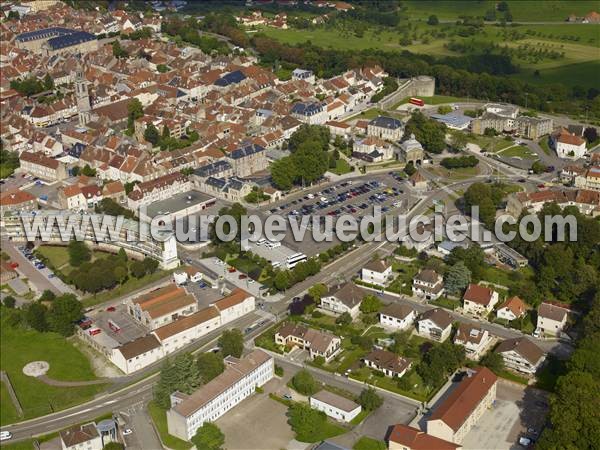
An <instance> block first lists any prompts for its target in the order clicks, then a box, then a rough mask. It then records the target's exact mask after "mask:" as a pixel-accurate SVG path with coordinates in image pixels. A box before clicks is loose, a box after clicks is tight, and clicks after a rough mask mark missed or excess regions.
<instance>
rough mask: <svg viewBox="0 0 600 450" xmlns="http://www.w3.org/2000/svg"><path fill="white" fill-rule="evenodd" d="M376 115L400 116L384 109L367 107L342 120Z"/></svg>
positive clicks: (369, 118)
mask: <svg viewBox="0 0 600 450" xmlns="http://www.w3.org/2000/svg"><path fill="white" fill-rule="evenodd" d="M377 116H388V117H395V118H401V116H400V115H398V114H394V113H390V112H389V111H384V110H383V109H379V108H369V109H366V110H364V111H362V112H360V113H358V114H355V115H354V116H351V117H348V118H347V119H346V120H344V122H350V121H353V120H371V119H374V118H375V117H377Z"/></svg>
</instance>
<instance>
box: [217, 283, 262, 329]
mask: <svg viewBox="0 0 600 450" xmlns="http://www.w3.org/2000/svg"><path fill="white" fill-rule="evenodd" d="M211 306H214V307H215V308H217V309H218V310H219V314H220V316H221V325H225V324H228V323H229V322H232V321H234V320H236V319H239V318H240V317H242V316H245V315H246V314H248V313H250V312H252V311H254V309H255V302H254V296H252V295H251V294H249V293H248V292H246V291H244V290H243V289H240V288H235V289H234V290H233V291H231V293H230V294H229V295H228V296H227V297H223V298H222V299H220V300H217V301H216V302H214V303H213V304H212V305H211Z"/></svg>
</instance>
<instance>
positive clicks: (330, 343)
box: [275, 323, 342, 361]
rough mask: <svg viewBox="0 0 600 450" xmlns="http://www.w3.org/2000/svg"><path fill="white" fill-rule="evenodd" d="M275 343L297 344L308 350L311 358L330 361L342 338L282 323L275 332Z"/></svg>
mask: <svg viewBox="0 0 600 450" xmlns="http://www.w3.org/2000/svg"><path fill="white" fill-rule="evenodd" d="M275 343H276V344H278V345H286V346H298V347H300V348H302V349H304V350H308V351H309V356H310V358H311V359H314V358H316V357H317V356H320V357H323V358H325V361H330V360H331V359H332V358H334V357H335V355H337V354H338V353H339V352H340V350H341V344H342V340H341V339H340V338H339V337H337V336H334V335H333V334H331V333H327V332H325V331H319V330H314V329H312V328H307V327H305V326H303V325H298V324H294V323H286V324H284V325H283V326H282V327H281V328H280V329H279V331H277V333H275Z"/></svg>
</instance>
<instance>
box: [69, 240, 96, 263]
mask: <svg viewBox="0 0 600 450" xmlns="http://www.w3.org/2000/svg"><path fill="white" fill-rule="evenodd" d="M67 251H68V253H69V264H70V265H71V266H73V267H79V266H81V265H82V264H83V263H84V262H87V261H89V260H90V259H92V252H91V251H90V249H89V248H88V246H87V245H85V243H84V242H83V241H76V240H75V241H71V242H69V245H68V247H67Z"/></svg>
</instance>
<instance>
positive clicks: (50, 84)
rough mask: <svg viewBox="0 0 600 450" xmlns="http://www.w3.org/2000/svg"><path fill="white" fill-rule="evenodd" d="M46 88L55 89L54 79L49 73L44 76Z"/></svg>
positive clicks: (48, 89)
mask: <svg viewBox="0 0 600 450" xmlns="http://www.w3.org/2000/svg"><path fill="white" fill-rule="evenodd" d="M44 89H46V90H47V91H50V90H52V89H54V80H53V79H52V77H51V76H50V74H49V73H47V74H46V75H45V76H44Z"/></svg>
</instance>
